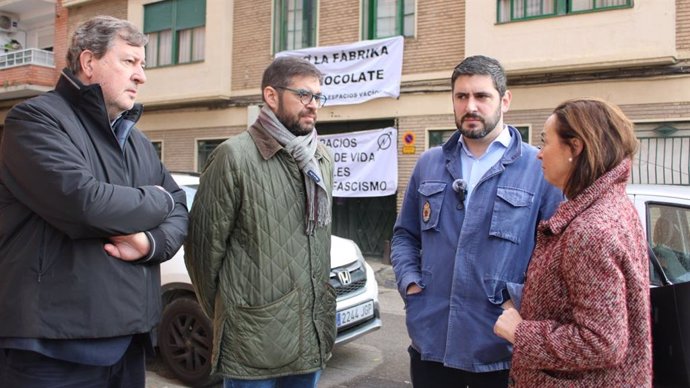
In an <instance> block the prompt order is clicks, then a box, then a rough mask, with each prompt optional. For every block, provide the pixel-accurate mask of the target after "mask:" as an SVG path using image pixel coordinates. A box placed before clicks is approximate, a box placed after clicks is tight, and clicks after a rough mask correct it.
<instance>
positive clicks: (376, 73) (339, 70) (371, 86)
mask: <svg viewBox="0 0 690 388" xmlns="http://www.w3.org/2000/svg"><path fill="white" fill-rule="evenodd" d="M403 46H404V39H403V37H402V36H396V37H394V38H388V39H379V40H365V41H361V42H357V43H353V44H348V45H340V46H327V47H312V48H307V49H301V50H294V51H281V52H279V53H277V54H276V57H282V56H297V57H302V58H304V59H306V60H308V61H309V62H311V63H313V64H314V65H315V66H316V67H317V68H318V69H319V70H321V72H322V73H323V74H324V79H323V85H322V86H321V93H323V94H324V95H325V96H326V98H327V100H326V105H331V106H332V105H347V104H359V103H362V102H365V101H369V100H372V99H374V98H381V97H392V98H398V97H399V96H400V79H401V78H402V60H403Z"/></svg>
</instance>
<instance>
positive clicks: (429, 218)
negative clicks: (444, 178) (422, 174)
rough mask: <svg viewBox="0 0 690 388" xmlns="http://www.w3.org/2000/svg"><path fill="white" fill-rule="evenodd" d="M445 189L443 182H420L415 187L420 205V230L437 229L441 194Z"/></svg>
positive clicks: (441, 201) (441, 203) (441, 204)
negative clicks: (417, 186)
mask: <svg viewBox="0 0 690 388" xmlns="http://www.w3.org/2000/svg"><path fill="white" fill-rule="evenodd" d="M445 191H446V184H445V183H444V182H422V183H421V185H419V188H418V189H417V192H419V195H420V197H419V199H420V202H421V203H420V206H419V208H420V209H421V212H422V214H420V216H421V217H420V220H421V221H422V224H421V229H422V230H432V229H433V230H438V228H439V225H438V221H439V218H440V215H441V208H442V206H443V196H444V192H445Z"/></svg>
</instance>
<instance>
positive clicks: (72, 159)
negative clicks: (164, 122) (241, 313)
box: [0, 70, 187, 339]
mask: <svg viewBox="0 0 690 388" xmlns="http://www.w3.org/2000/svg"><path fill="white" fill-rule="evenodd" d="M140 114H141V106H140V105H137V106H135V107H134V109H132V110H131V111H128V112H125V118H126V119H128V120H132V121H133V122H136V120H138V118H139V115H140ZM156 186H161V187H163V188H165V190H166V191H167V192H168V193H169V194H168V193H166V192H164V191H163V190H160V189H159V188H157V187H156ZM142 231H144V232H148V233H147V234H148V236H149V240H150V241H152V242H153V243H152V249H154V252H153V253H152V256H151V257H150V258H149V259H148V260H140V261H137V262H125V261H122V260H119V259H116V258H113V257H111V256H109V255H108V254H107V253H106V252H105V251H104V249H103V245H104V244H105V243H106V242H107V241H108V240H107V239H108V237H111V236H116V235H127V234H132V233H137V232H142ZM186 233H187V207H186V203H185V195H184V192H183V191H182V190H181V189H180V188H179V187H178V186H177V184H175V182H174V181H173V179H172V177H171V176H170V174H169V173H168V171H167V170H166V169H165V167H164V166H163V165H162V163H161V162H160V160H159V159H158V156H157V154H156V152H155V149H154V148H153V146H152V144H151V143H150V141H149V140H148V139H147V138H146V137H145V136H144V135H143V134H142V133H141V132H140V131H139V130H137V129H135V128H134V129H132V130H131V132H130V133H129V135H128V137H127V139H126V142H125V144H124V147H123V148H120V145H119V144H118V142H117V140H116V138H115V136H114V134H113V131H112V129H111V127H110V123H109V120H108V115H107V113H106V109H105V104H104V102H103V95H102V92H101V88H100V86H98V85H88V86H84V85H82V84H81V83H80V82H79V81H78V80H77V79H76V78H75V77H74V76H73V75H72V74H71V73H70V72H69V70H65V71H63V74H62V76H61V77H60V80H59V81H58V84H57V86H56V88H55V90H53V91H51V92H48V93H45V94H43V95H41V96H38V97H36V98H33V99H30V100H27V101H25V102H23V103H21V104H19V105H17V106H15V107H14V108H13V109H12V110H11V111H10V112H9V113H8V115H7V118H6V120H5V128H4V132H3V137H2V143H1V144H0V337H28V338H53V339H76V338H102V337H114V336H121V335H130V334H136V333H146V332H149V331H150V330H151V329H152V328H153V327H154V326H155V325H156V324H157V322H158V320H159V316H160V308H161V296H160V271H159V265H158V264H159V263H160V262H162V261H165V260H167V259H169V258H171V257H172V256H173V255H174V254H175V252H176V251H177V250H178V248H179V247H180V246H181V245H182V242H183V240H184V238H185V236H186Z"/></svg>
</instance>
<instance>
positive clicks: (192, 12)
mask: <svg viewBox="0 0 690 388" xmlns="http://www.w3.org/2000/svg"><path fill="white" fill-rule="evenodd" d="M205 30H206V1H205V0H166V1H159V2H157V3H151V4H147V5H145V6H144V33H146V34H147V35H148V37H149V43H148V45H147V46H146V66H147V67H159V66H167V65H176V64H180V63H190V62H198V61H203V60H204V50H205V43H206V39H205Z"/></svg>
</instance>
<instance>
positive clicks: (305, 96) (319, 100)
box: [275, 86, 326, 108]
mask: <svg viewBox="0 0 690 388" xmlns="http://www.w3.org/2000/svg"><path fill="white" fill-rule="evenodd" d="M275 88H276V89H284V90H287V91H290V92H293V93H295V94H296V95H297V96H298V97H299V100H300V101H301V102H302V104H304V105H305V106H306V105H309V103H310V102H311V100H314V101H315V102H316V107H317V108H321V107H322V106H324V105H325V104H326V96H324V95H323V94H314V93H312V92H310V91H309V90H304V89H292V88H286V87H284V86H276V87H275Z"/></svg>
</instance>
